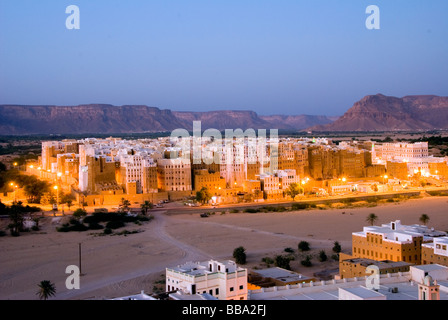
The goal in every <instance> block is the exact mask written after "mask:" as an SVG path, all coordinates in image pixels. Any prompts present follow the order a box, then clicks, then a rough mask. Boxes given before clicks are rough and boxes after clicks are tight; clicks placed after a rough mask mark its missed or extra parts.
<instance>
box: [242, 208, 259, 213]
mask: <svg viewBox="0 0 448 320" xmlns="http://www.w3.org/2000/svg"><path fill="white" fill-rule="evenodd" d="M244 212H246V213H257V212H260V210H259V209H254V208H247V209H244Z"/></svg>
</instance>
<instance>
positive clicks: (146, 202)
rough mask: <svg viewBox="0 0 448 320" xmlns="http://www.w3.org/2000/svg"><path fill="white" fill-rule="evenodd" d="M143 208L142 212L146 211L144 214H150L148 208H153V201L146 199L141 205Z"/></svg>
mask: <svg viewBox="0 0 448 320" xmlns="http://www.w3.org/2000/svg"><path fill="white" fill-rule="evenodd" d="M141 208H142V212H144V214H145V215H147V214H148V210H151V209H152V203H151V201H147V200H146V201H145V202H143V204H142V205H141Z"/></svg>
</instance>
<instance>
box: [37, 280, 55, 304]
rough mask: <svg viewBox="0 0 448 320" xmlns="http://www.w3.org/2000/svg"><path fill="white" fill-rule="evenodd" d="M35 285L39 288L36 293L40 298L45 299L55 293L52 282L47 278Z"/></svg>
mask: <svg viewBox="0 0 448 320" xmlns="http://www.w3.org/2000/svg"><path fill="white" fill-rule="evenodd" d="M37 286H38V287H39V290H38V291H37V292H36V294H37V295H38V296H39V299H41V300H47V299H48V298H50V297H52V296H54V295H55V294H56V287H55V285H54V283H52V282H51V281H49V280H43V281H41V282H40V283H39V284H38V285H37Z"/></svg>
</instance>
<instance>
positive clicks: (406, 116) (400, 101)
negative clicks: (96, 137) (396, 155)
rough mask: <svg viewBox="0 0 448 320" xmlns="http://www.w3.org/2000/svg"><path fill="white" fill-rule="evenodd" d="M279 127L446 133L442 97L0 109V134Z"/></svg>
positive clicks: (447, 113)
mask: <svg viewBox="0 0 448 320" xmlns="http://www.w3.org/2000/svg"><path fill="white" fill-rule="evenodd" d="M193 121H201V127H202V130H205V129H208V128H215V129H218V130H224V129H236V128H241V129H244V130H245V129H248V128H253V129H284V130H297V131H303V130H308V131H309V130H311V131H318V132H319V131H328V132H332V131H345V132H347V131H392V130H397V131H410V130H434V129H448V97H439V96H432V95H419V96H417V95H415V96H406V97H403V98H397V97H390V96H385V95H382V94H376V95H369V96H365V97H364V98H362V99H361V100H360V101H358V102H356V103H355V104H354V105H353V107H351V108H350V109H349V110H348V111H347V112H346V113H345V114H344V115H343V116H342V117H329V116H313V115H281V114H279V115H269V116H265V115H258V114H257V113H256V112H254V111H234V110H222V111H204V112H179V111H171V110H168V109H159V108H156V107H149V106H145V105H124V106H113V105H109V104H87V105H78V106H54V105H0V134H1V135H8V134H11V135H22V134H95V133H96V134H97V133H106V134H109V133H110V134H114V133H115V134H117V133H143V132H167V131H172V130H174V129H178V128H184V129H187V130H192V126H193Z"/></svg>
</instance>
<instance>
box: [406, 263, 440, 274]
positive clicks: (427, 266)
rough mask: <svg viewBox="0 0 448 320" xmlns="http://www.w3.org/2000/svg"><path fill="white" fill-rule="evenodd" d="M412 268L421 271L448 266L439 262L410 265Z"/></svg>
mask: <svg viewBox="0 0 448 320" xmlns="http://www.w3.org/2000/svg"><path fill="white" fill-rule="evenodd" d="M412 268H415V269H419V270H423V271H427V272H429V271H434V270H441V269H444V270H446V269H448V267H445V266H442V265H440V264H422V265H418V266H412Z"/></svg>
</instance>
